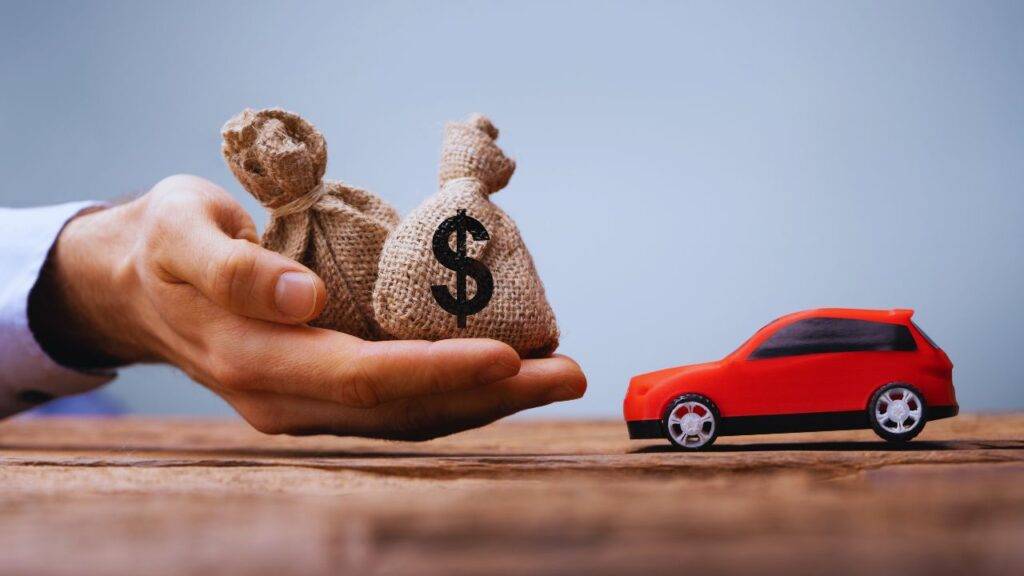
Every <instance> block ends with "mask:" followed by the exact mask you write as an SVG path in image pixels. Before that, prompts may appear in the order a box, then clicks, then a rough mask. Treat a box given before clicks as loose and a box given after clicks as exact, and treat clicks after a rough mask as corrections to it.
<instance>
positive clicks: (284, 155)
mask: <svg viewBox="0 0 1024 576" xmlns="http://www.w3.org/2000/svg"><path fill="white" fill-rule="evenodd" d="M221 134H222V136H223V137H224V144H223V146H222V152H223V153H224V158H225V160H227V164H228V167H230V168H231V171H232V172H233V173H234V174H235V177H236V178H238V181H239V182H241V183H242V185H243V186H245V189H246V190H248V191H249V193H251V194H252V195H253V196H255V197H256V199H257V200H259V201H260V203H262V204H263V205H264V206H266V207H267V208H268V209H270V210H272V211H273V212H274V214H275V215H279V216H284V215H287V214H289V213H293V212H298V211H301V210H305V209H307V208H309V207H310V206H312V205H313V204H315V203H316V201H317V200H318V199H319V197H320V196H321V195H323V193H324V187H323V185H322V179H323V176H324V170H326V168H327V143H326V142H325V141H324V137H323V135H322V134H320V132H319V131H318V130H317V129H316V128H315V127H313V125H312V124H310V123H309V122H306V121H305V120H303V119H302V118H301V117H299V116H298V115H297V114H293V113H291V112H288V111H286V110H282V109H280V108H269V109H265V110H260V111H254V110H250V109H246V110H243V111H242V112H241V113H240V114H238V115H237V116H235V117H234V118H232V119H231V120H228V122H227V123H226V124H225V125H224V127H223V128H222V129H221Z"/></svg>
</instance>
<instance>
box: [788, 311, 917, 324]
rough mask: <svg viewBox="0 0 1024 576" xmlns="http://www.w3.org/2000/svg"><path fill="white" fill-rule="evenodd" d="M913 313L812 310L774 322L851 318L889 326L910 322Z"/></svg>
mask: <svg viewBox="0 0 1024 576" xmlns="http://www.w3.org/2000/svg"><path fill="white" fill-rule="evenodd" d="M913 315H914V311H913V310H911V309H909V308H892V309H890V310H871V309H866V308H814V309H811V310H801V311H800V312H794V313H792V314H786V315H785V316H782V317H780V318H778V319H777V320H776V322H779V321H783V320H802V319H804V318H851V319H854V320H867V321H869V322H886V323H889V324H895V323H904V322H907V321H908V320H910V317H911V316H913Z"/></svg>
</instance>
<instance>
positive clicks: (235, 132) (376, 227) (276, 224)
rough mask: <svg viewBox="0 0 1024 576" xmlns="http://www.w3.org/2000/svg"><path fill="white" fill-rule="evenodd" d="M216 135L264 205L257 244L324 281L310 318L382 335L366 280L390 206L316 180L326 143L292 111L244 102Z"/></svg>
mask: <svg viewBox="0 0 1024 576" xmlns="http://www.w3.org/2000/svg"><path fill="white" fill-rule="evenodd" d="M222 136H223V138H224V143H223V147H222V152H223V154H224V159H225V160H226V161H227V164H228V167H229V168H231V171H232V172H233V173H234V174H235V177H236V178H238V181H239V182H241V183H242V185H243V186H245V188H246V190H248V191H249V193H251V194H252V195H253V196H255V197H256V199H257V200H259V201H260V202H261V203H262V204H263V205H264V206H265V207H266V208H267V210H269V211H270V223H269V225H268V226H267V229H266V231H265V232H264V234H263V239H262V245H263V246H264V247H265V248H268V249H270V250H274V251H275V252H279V253H281V254H284V255H285V256H288V257H289V258H292V259H293V260H296V261H298V262H300V263H302V264H304V265H305V266H307V267H308V268H310V269H311V270H313V271H314V272H316V273H317V274H319V275H320V277H321V278H323V280H324V284H325V285H326V286H327V294H328V296H327V304H326V307H325V308H324V311H323V313H322V314H321V315H320V316H319V317H318V318H317V319H316V320H314V321H313V322H311V323H310V324H312V325H314V326H319V327H322V328H330V329H333V330H338V331H340V332H346V333H348V334H352V335H355V336H358V337H360V338H366V339H371V340H380V339H383V338H385V335H384V333H383V331H382V330H381V329H380V326H379V325H378V324H377V322H376V320H375V319H374V315H373V302H372V296H373V284H374V281H375V280H376V278H377V264H378V262H379V259H380V251H381V248H382V247H383V245H384V240H385V238H387V236H388V234H389V233H390V232H391V230H392V229H394V227H395V226H396V225H397V224H398V219H399V217H398V212H396V211H395V209H394V208H392V207H391V206H389V205H388V204H387V203H386V202H384V201H383V200H381V199H380V198H378V197H377V196H375V195H374V194H373V193H371V192H368V191H366V190H361V189H359V188H354V187H352V186H348V185H346V184H344V183H342V182H338V181H333V180H324V179H323V176H324V171H325V169H326V167H327V144H326V142H325V141H324V137H323V135H321V134H320V132H319V131H318V130H317V129H316V128H315V127H314V126H313V125H312V124H310V123H309V122H306V121H305V120H303V119H302V118H301V117H299V116H298V115H296V114H293V113H291V112H286V111H284V110H280V109H267V110H260V111H254V110H245V111H243V112H242V113H241V114H239V115H237V116H235V117H234V118H232V119H231V120H229V121H228V122H227V124H225V125H224V128H223V129H222Z"/></svg>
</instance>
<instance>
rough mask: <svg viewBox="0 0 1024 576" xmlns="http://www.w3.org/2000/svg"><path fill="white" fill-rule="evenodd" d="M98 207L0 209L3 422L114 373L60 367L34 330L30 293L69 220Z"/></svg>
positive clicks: (83, 204) (0, 393)
mask: <svg viewBox="0 0 1024 576" xmlns="http://www.w3.org/2000/svg"><path fill="white" fill-rule="evenodd" d="M94 205H95V203H89V202H80V203H74V204H63V205H58V206H48V207H42V208H33V209H17V210H13V209H2V208H0V367H2V370H0V417H2V416H7V415H10V414H13V413H16V412H19V411H21V410H25V409H28V408H31V407H32V406H33V405H34V404H37V403H39V402H41V401H44V400H46V399H48V398H51V397H57V396H63V395H67V394H75V393H79V392H84V391H86V390H89V389H91V388H95V387H96V386H99V385H101V384H103V383H105V382H107V381H109V380H110V378H111V377H112V374H110V373H97V372H83V371H78V370H72V369H69V368H67V367H65V366H63V365H62V364H60V363H59V362H55V361H54V359H53V358H51V357H50V356H49V355H48V354H47V353H46V352H45V351H44V349H43V348H42V347H41V346H40V345H39V342H38V341H37V340H36V339H35V337H34V336H33V334H32V331H31V328H30V321H29V310H28V308H29V300H30V296H29V295H30V293H31V292H32V291H33V288H34V287H35V286H36V285H37V284H38V280H39V277H40V272H41V270H42V269H43V268H44V264H45V262H46V260H47V257H48V255H50V254H51V253H52V247H53V245H54V241H55V239H56V238H57V236H58V235H59V234H60V233H61V231H62V230H63V229H64V225H65V223H66V222H67V221H68V219H70V218H72V217H74V216H75V215H76V214H78V213H80V212H81V211H83V210H86V209H88V208H90V207H91V206H94Z"/></svg>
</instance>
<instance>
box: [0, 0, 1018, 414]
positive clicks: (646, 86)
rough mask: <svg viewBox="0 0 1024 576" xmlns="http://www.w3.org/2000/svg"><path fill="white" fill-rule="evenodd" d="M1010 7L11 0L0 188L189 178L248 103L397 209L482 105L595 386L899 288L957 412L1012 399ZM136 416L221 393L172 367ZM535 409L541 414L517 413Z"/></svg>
mask: <svg viewBox="0 0 1024 576" xmlns="http://www.w3.org/2000/svg"><path fill="white" fill-rule="evenodd" d="M1022 30H1024V3H1020V2H1006V3H1003V2H973V3H972V2H953V3H950V2H923V3H917V2H848V3H838V2H829V3H821V2H800V3H789V2H785V3H779V2H775V3H764V2H751V3H746V2H729V3H719V2H714V3H686V4H679V3H672V4H661V3H628V4H627V3H623V4H603V3H602V4H597V3H589V2H587V3H558V4H550V5H549V4H548V3H537V4H532V3H531V4H526V3H521V2H519V3H509V4H506V5H492V4H484V3H476V2H474V3H469V2H466V3H462V2H445V3H437V2H424V3H408V4H393V3H385V2H373V3H367V4H364V5H336V4H335V3H327V2H324V3H310V4H295V5H290V4H263V3H252V2H246V3H236V4H228V3H208V2H202V3H198V2H197V3H179V2H175V3H160V4H157V3H141V2H132V3H128V2H125V3H108V2H103V3H100V2H92V3H86V2H72V3H53V2H46V3H43V2H31V3H30V2H24V3H4V4H3V6H2V16H0V83H2V84H0V133H2V135H3V138H2V139H0V173H2V181H0V182H2V183H0V204H2V205H8V206H30V205H37V204H45V203H54V202H60V201H67V200H74V199H81V198H112V197H116V196H119V195H122V194H125V193H128V192H132V191H143V190H145V189H147V188H148V187H149V186H151V185H152V184H153V183H154V182H155V181H157V180H159V179H160V178H161V177H163V176H166V175H169V174H172V173H176V172H191V173H195V174H199V175H202V176H205V177H207V178H210V179H212V180H214V181H216V182H218V183H220V184H222V185H223V186H225V187H226V188H227V189H228V190H230V191H231V192H232V193H233V194H234V195H235V196H236V197H237V198H239V199H240V200H241V201H242V202H243V203H244V204H245V206H246V207H247V208H248V209H249V210H250V212H252V213H253V214H254V215H256V217H257V220H258V221H263V220H264V219H265V218H264V216H263V212H262V209H261V208H260V207H259V206H258V205H257V204H256V203H255V202H254V201H253V200H252V199H250V198H249V197H248V195H247V194H246V193H245V191H244V190H242V189H241V188H240V186H239V185H238V184H237V183H236V182H235V181H234V180H233V178H232V177H231V175H230V174H229V172H228V170H227V169H226V168H225V166H224V165H223V162H222V161H221V159H220V154H219V128H220V126H221V124H222V123H223V122H224V121H225V120H227V119H228V118H229V117H230V116H232V115H233V114H235V113H236V112H238V111H239V110H241V109H242V108H244V107H247V106H248V107H262V106H272V105H277V106H284V107H287V108H289V109H292V110H295V111H298V112H300V113H302V114H303V115H305V116H306V117H307V118H309V119H310V120H312V121H313V122H314V123H315V124H317V125H318V126H319V127H320V128H321V129H322V130H323V132H324V134H325V135H326V137H327V139H328V143H329V147H330V148H329V149H330V163H329V167H328V176H330V177H333V178H340V179H344V180H346V181H348V182H351V183H353V184H357V185H361V186H365V187H368V188H370V189H372V190H374V191H377V192H378V193H380V194H381V195H383V196H384V197H386V198H387V199H388V200H390V201H392V202H393V203H394V204H395V205H396V206H398V207H399V208H400V209H401V210H402V211H403V212H404V211H408V210H409V209H411V208H412V207H414V206H415V205H416V204H417V203H418V202H419V201H420V200H422V199H423V198H424V197H425V196H427V195H429V194H431V193H433V192H434V191H435V170H436V165H437V156H438V149H439V143H440V134H441V127H442V124H443V122H444V121H445V120H448V119H456V118H461V117H462V116H464V115H465V114H467V113H469V112H472V111H482V112H485V113H487V114H489V115H490V116H491V117H492V118H493V119H494V121H495V123H496V124H497V125H498V126H499V128H501V129H502V130H503V134H502V138H501V140H500V142H501V143H502V144H503V145H504V146H505V147H506V149H507V150H508V151H509V152H510V153H511V154H512V155H514V156H515V157H516V158H517V159H518V161H519V169H518V171H517V172H516V175H515V177H514V178H513V179H512V183H511V185H510V186H509V188H508V189H506V190H505V191H503V192H501V193H500V194H498V195H497V196H496V197H495V199H496V201H497V202H498V203H500V204H501V206H502V207H503V208H505V209H506V210H507V211H508V212H509V213H510V214H511V215H512V216H513V217H514V218H515V219H516V220H517V221H518V223H519V225H520V227H521V228H522V231H523V234H524V236H525V238H526V241H527V243H528V245H529V246H530V248H531V250H532V251H533V254H534V256H535V258H536V261H537V264H538V266H539V268H540V272H541V275H542V277H543V279H544V281H545V283H546V285H547V288H548V292H549V295H550V298H551V301H552V303H553V305H554V307H555V310H556V312H557V313H558V317H559V320H560V323H561V326H562V329H563V331H564V341H563V351H564V352H565V353H567V354H570V355H572V356H574V357H576V358H577V359H579V361H580V362H581V364H582V365H583V367H584V369H585V370H586V372H587V374H588V375H589V377H590V390H589V392H588V393H587V396H586V397H585V398H583V399H582V400H580V401H578V402H573V403H568V404H561V405H558V406H555V407H551V408H547V409H544V410H543V411H541V413H544V414H559V415H587V416H590V415H602V416H613V415H617V414H619V412H620V406H621V404H620V402H621V399H622V395H623V391H624V388H625V386H626V383H627V379H628V378H629V376H630V375H632V374H634V373H637V372H642V371H647V370H651V369H654V368H658V367H663V366H668V365H677V364H683V363H689V362H696V361H703V360H709V359H714V358H718V357H720V356H722V355H724V354H726V353H728V352H729V351H731V350H732V349H733V348H734V347H735V346H736V345H738V344H739V343H740V342H742V341H743V340H744V339H745V338H746V337H748V336H749V335H750V334H751V333H753V332H754V331H755V330H756V329H757V328H759V327H760V326H761V325H763V324H764V323H765V322H767V321H768V320H770V319H772V318H774V317H776V316H779V315H781V314H784V313H787V312H791V311H795V310H799V309H803V308H810V307H817V306H824V305H841V306H853V307H879V308H889V307H914V308H916V309H917V310H918V314H917V316H916V317H915V318H916V319H917V320H918V322H919V323H920V324H921V325H922V326H923V327H924V328H925V329H926V330H927V331H928V332H929V333H930V334H931V335H932V336H933V337H934V338H935V339H936V340H937V341H938V342H939V344H940V345H942V346H943V347H944V348H945V349H946V350H947V352H948V353H949V355H950V356H951V357H952V359H953V361H954V363H955V364H956V371H955V376H956V381H957V385H958V394H959V398H960V401H961V404H962V406H963V407H964V408H966V409H969V410H979V409H1007V408H1022V407H1024V386H1022V381H1021V374H1022V373H1024V353H1022V352H1021V345H1022V343H1024V338H1022V324H1024V313H1022V312H1024V304H1022V299H1021V294H1022V293H1024V274H1022V266H1021V255H1020V251H1021V248H1022V246H1024V227H1022V225H1021V219H1022V216H1024V123H1022V120H1024V34H1022ZM110 390H111V391H112V392H113V393H114V394H116V396H117V397H118V398H120V399H121V400H122V401H123V402H124V403H125V404H126V405H128V406H129V407H131V408H132V409H134V410H137V411H141V412H151V413H194V414H200V413H202V414H211V413H216V414H227V413H230V409H229V408H227V407H226V406H225V405H224V404H222V403H221V402H220V401H219V400H218V399H216V398H215V397H213V395H211V394H209V393H207V392H206V391H205V390H204V389H202V388H201V387H199V386H196V385H194V384H192V383H191V382H189V381H188V380H187V378H185V377H184V376H183V375H181V374H180V373H178V372H177V371H175V370H173V369H171V368H166V367H141V368H132V369H128V370H124V371H123V372H122V375H121V377H120V379H119V380H118V381H117V382H116V383H115V384H113V385H112V386H111V388H110ZM534 414H537V412H534Z"/></svg>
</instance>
